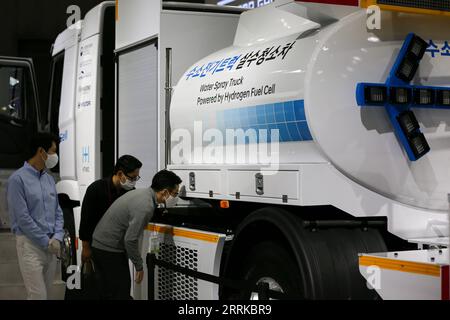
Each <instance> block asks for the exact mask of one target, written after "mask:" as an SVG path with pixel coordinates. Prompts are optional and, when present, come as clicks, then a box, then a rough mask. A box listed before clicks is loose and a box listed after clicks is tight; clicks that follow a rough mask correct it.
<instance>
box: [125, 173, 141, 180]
mask: <svg viewBox="0 0 450 320" xmlns="http://www.w3.org/2000/svg"><path fill="white" fill-rule="evenodd" d="M124 174H125V176H126V177H127V178H128V179H130V181H139V180H140V179H141V177H140V176H136V177H134V178H132V177H130V176H129V175H127V174H126V173H124Z"/></svg>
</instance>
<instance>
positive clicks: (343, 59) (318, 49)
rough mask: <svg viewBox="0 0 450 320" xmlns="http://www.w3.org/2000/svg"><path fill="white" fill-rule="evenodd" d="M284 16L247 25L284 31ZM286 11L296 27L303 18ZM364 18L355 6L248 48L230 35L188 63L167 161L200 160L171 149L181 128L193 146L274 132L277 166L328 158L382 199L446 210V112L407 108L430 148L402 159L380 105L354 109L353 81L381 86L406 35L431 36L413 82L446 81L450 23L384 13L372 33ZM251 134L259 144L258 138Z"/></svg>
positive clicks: (174, 108)
mask: <svg viewBox="0 0 450 320" xmlns="http://www.w3.org/2000/svg"><path fill="white" fill-rule="evenodd" d="M245 14H247V13H245ZM245 14H244V15H245ZM251 14H252V15H253V16H257V14H256V13H251ZM293 16H295V15H294V14H292V13H287V12H286V13H285V17H286V19H285V20H284V22H283V20H281V19H284V18H281V19H280V17H276V19H274V21H272V20H270V19H268V18H267V17H262V18H261V19H260V20H261V21H259V22H255V23H260V24H264V25H266V26H267V25H269V26H270V24H274V27H276V25H279V24H280V23H281V24H283V23H284V24H285V26H286V29H287V28H288V27H289V25H291V24H292V23H293V19H294V18H293ZM295 17H296V18H297V19H299V25H300V24H302V23H303V24H305V23H306V19H303V18H301V17H298V16H295ZM241 19H242V18H241ZM280 21H281V22H280ZM366 22H367V15H366V12H365V11H364V10H358V11H355V12H353V13H351V14H348V15H347V16H345V17H343V18H341V19H339V20H338V21H336V22H334V23H331V24H328V25H327V26H323V27H321V28H320V29H317V27H316V26H314V24H309V25H307V26H306V27H305V29H304V30H303V32H298V33H297V34H288V35H285V34H284V35H283V36H281V37H278V38H276V37H273V35H271V36H270V37H268V38H267V39H266V38H264V37H261V38H260V39H256V40H254V41H253V42H251V43H250V42H249V43H250V45H247V46H245V45H242V43H241V44H240V45H237V44H236V41H235V45H234V46H232V47H229V48H226V49H223V50H221V51H219V52H216V53H215V54H212V55H210V56H208V57H205V58H204V59H202V60H200V61H198V62H197V63H195V64H194V65H193V66H192V67H191V68H189V69H188V70H187V71H186V73H185V74H184V76H183V77H182V78H181V79H180V80H179V82H178V84H177V85H176V87H175V91H174V95H173V98H172V104H171V112H170V118H171V129H172V149H173V154H172V159H175V160H174V161H178V163H180V162H181V163H188V164H189V163H206V162H208V160H205V158H201V157H195V156H186V153H182V152H181V153H179V152H178V151H179V150H180V148H179V146H180V145H181V141H183V140H182V138H181V136H183V137H185V136H186V135H187V134H189V135H190V137H191V141H190V143H191V145H192V148H193V150H194V152H195V151H202V150H204V149H205V148H207V147H208V146H210V145H211V141H215V143H217V139H214V140H213V139H211V136H214V135H215V134H217V135H218V133H222V136H223V141H222V142H223V144H226V143H227V141H226V137H227V136H226V130H227V129H239V128H242V129H244V130H248V129H255V130H257V131H256V132H257V133H261V132H260V131H259V130H266V129H267V130H269V135H270V130H273V129H278V130H279V138H280V145H279V150H280V153H279V161H280V163H283V164H285V163H314V162H324V161H328V162H330V163H332V164H333V165H334V166H335V167H336V168H337V169H338V170H339V171H340V172H341V173H342V174H344V175H345V176H347V177H348V178H350V179H352V180H353V181H355V182H357V183H358V184H360V185H362V186H364V187H366V188H368V189H370V190H372V191H375V192H377V193H380V194H383V195H385V196H387V197H389V198H391V199H394V200H397V201H399V202H401V203H404V204H407V205H411V206H414V207H419V208H425V209H432V210H443V211H444V210H447V209H448V201H447V194H448V192H449V190H450V132H449V129H448V128H449V125H450V110H437V109H414V113H415V114H416V117H417V119H418V121H419V123H420V125H421V130H422V132H423V133H424V134H425V137H426V139H427V140H428V143H429V145H430V147H431V151H430V152H429V153H428V154H427V155H425V156H424V157H422V158H420V159H419V160H417V161H414V162H411V161H410V160H409V159H408V156H407V155H406V153H405V151H404V149H403V147H402V145H401V144H400V143H399V141H398V139H397V137H396V135H395V133H394V131H393V128H392V125H391V123H390V121H389V118H388V116H387V113H386V110H385V109H384V108H383V107H364V108H361V107H360V106H358V105H357V103H356V86H357V84H358V83H360V82H370V83H380V84H382V83H385V82H386V80H387V77H388V75H389V72H390V70H391V68H392V67H393V64H394V62H395V60H396V57H397V55H398V53H399V50H400V48H401V47H402V45H403V42H404V40H405V38H406V36H407V35H408V34H409V33H411V32H414V33H416V34H417V35H418V36H420V37H421V38H423V39H424V40H425V41H427V42H429V41H433V43H434V44H435V45H436V47H437V48H438V51H435V52H431V51H430V52H427V53H426V54H425V56H424V58H423V60H422V62H421V65H420V67H419V70H418V72H417V75H416V77H415V79H414V80H413V83H414V84H417V85H418V84H421V85H430V86H439V87H450V48H449V47H448V41H450V19H448V18H445V17H439V16H426V15H417V14H415V15H413V14H406V13H390V12H383V14H382V20H381V29H380V30H373V31H371V30H368V29H367V25H366ZM243 27H244V26H241V24H240V26H239V28H243ZM300 29H301V28H300ZM300 29H299V30H300ZM246 30H247V31H248V32H250V31H251V30H252V28H250V27H249V28H247V29H246ZM240 31H241V32H240ZM240 31H239V30H238V32H240V35H242V30H240ZM237 38H238V37H237ZM249 38H251V37H249ZM207 129H213V131H210V132H209V133H207ZM199 133H200V137H198V135H199ZM205 133H206V135H205ZM202 134H203V136H202ZM257 137H258V138H260V139H261V140H260V141H264V139H263V138H264V136H263V135H259V136H257ZM219 140H220V139H219ZM219 142H220V141H219ZM228 143H230V142H229V141H228ZM244 144H246V145H247V146H249V145H250V144H251V141H246V142H244ZM174 153H175V157H174ZM218 165H220V162H219V164H218Z"/></svg>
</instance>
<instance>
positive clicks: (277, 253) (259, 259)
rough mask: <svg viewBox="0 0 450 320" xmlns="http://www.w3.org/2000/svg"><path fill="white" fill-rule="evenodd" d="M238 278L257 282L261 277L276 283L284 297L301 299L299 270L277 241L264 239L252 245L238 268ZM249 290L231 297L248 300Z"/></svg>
mask: <svg viewBox="0 0 450 320" xmlns="http://www.w3.org/2000/svg"><path fill="white" fill-rule="evenodd" d="M240 271H241V272H240V278H241V279H245V280H248V281H249V282H251V283H254V284H257V282H258V281H259V280H260V279H262V278H271V279H273V280H275V281H276V283H278V285H279V286H280V287H281V289H282V292H283V293H284V294H285V297H286V299H302V297H303V294H302V292H303V290H302V281H301V278H300V271H299V268H298V267H297V265H296V263H295V262H294V260H293V259H292V257H291V255H290V254H289V252H288V251H287V250H286V249H285V248H284V247H283V246H282V245H281V244H279V243H276V242H272V241H264V242H261V243H259V244H256V245H255V246H253V247H252V248H251V249H250V251H249V254H248V255H247V257H246V258H245V260H244V262H243V264H242V268H241V270H240ZM250 297H251V292H241V293H239V294H236V295H233V297H231V298H232V299H233V298H238V299H244V300H248V299H250Z"/></svg>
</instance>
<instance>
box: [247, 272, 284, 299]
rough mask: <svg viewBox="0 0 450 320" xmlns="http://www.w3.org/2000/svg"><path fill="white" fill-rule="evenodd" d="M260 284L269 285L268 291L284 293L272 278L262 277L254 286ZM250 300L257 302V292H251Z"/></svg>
mask: <svg viewBox="0 0 450 320" xmlns="http://www.w3.org/2000/svg"><path fill="white" fill-rule="evenodd" d="M260 283H267V284H268V285H269V290H273V291H277V292H280V293H284V290H283V288H282V287H281V285H280V284H279V283H278V282H277V281H276V280H275V279H273V278H270V277H263V278H261V279H259V280H258V281H257V282H256V285H259V284H260ZM250 300H259V294H258V292H252V293H251V295H250ZM270 300H273V299H270Z"/></svg>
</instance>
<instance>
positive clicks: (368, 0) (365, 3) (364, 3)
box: [360, 0, 450, 16]
mask: <svg viewBox="0 0 450 320" xmlns="http://www.w3.org/2000/svg"><path fill="white" fill-rule="evenodd" d="M372 5H376V6H379V7H380V9H381V10H387V11H396V12H407V13H418V14H431V15H439V16H450V12H448V11H442V10H431V9H420V8H412V7H401V6H389V5H385V4H377V0H361V2H360V6H361V7H362V8H367V7H369V6H372Z"/></svg>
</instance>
